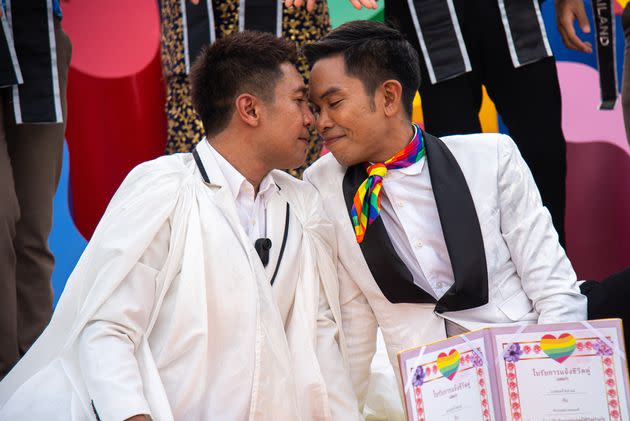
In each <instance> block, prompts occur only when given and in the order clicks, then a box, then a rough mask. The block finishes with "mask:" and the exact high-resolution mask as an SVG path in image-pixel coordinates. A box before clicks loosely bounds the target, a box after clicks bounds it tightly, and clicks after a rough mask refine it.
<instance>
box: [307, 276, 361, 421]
mask: <svg viewBox="0 0 630 421" xmlns="http://www.w3.org/2000/svg"><path fill="white" fill-rule="evenodd" d="M316 352H317V360H318V361H319V366H320V368H321V372H322V376H323V377H324V382H325V383H326V390H327V391H328V402H329V404H330V411H331V415H332V419H333V420H335V421H336V420H360V419H361V414H360V413H359V406H358V404H357V399H356V396H355V394H354V391H353V390H352V382H351V380H350V373H349V371H348V367H347V366H346V364H345V361H344V359H343V355H342V354H341V350H340V348H339V327H338V326H337V323H335V319H334V317H333V313H332V310H331V309H330V305H329V303H328V300H327V298H326V293H325V291H324V287H323V285H322V284H320V286H319V310H318V317H317V350H316Z"/></svg>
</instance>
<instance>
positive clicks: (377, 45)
mask: <svg viewBox="0 0 630 421" xmlns="http://www.w3.org/2000/svg"><path fill="white" fill-rule="evenodd" d="M337 54H343V58H344V62H345V65H346V72H347V73H348V74H349V75H351V76H355V77H357V78H358V79H360V80H361V82H363V86H364V87H365V89H366V91H367V93H368V95H371V96H372V95H374V92H375V91H376V88H377V87H378V86H379V85H380V84H381V83H383V82H384V81H386V80H388V79H395V80H397V81H399V82H400V84H401V85H402V88H403V93H402V102H403V106H404V108H405V111H406V112H407V114H408V116H409V117H411V112H412V109H413V98H414V97H415V95H416V91H417V90H418V87H419V86H420V64H419V59H418V53H417V52H416V50H415V49H414V48H413V47H412V46H411V44H410V43H409V42H408V41H407V40H406V39H405V37H404V36H403V34H402V33H400V32H399V31H398V30H396V29H394V28H391V27H389V26H387V25H384V24H382V23H378V22H370V21H365V20H356V21H352V22H348V23H345V24H343V25H341V26H340V27H338V28H337V29H335V30H333V31H331V32H329V33H328V35H326V36H324V37H323V38H322V39H321V40H319V41H317V42H315V43H313V44H310V45H307V46H306V47H304V55H305V56H306V59H307V60H308V62H309V64H310V66H311V67H313V65H314V64H315V63H316V62H317V61H318V60H321V59H323V58H327V57H330V56H333V55H337Z"/></svg>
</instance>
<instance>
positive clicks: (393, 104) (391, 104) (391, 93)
mask: <svg viewBox="0 0 630 421" xmlns="http://www.w3.org/2000/svg"><path fill="white" fill-rule="evenodd" d="M379 90H380V91H381V94H382V96H383V111H385V115H386V116H388V117H393V116H395V115H396V114H398V113H399V112H400V110H401V109H402V85H401V84H400V82H398V81H397V80H394V79H390V80H386V81H385V82H383V83H382V84H381V86H380V87H379Z"/></svg>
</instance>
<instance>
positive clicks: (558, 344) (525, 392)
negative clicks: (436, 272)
mask: <svg viewBox="0 0 630 421" xmlns="http://www.w3.org/2000/svg"><path fill="white" fill-rule="evenodd" d="M490 333H491V335H492V340H493V343H494V347H495V348H494V351H495V352H494V354H495V355H496V362H497V370H496V373H495V375H496V379H497V382H498V392H499V395H500V400H501V408H502V412H503V413H502V419H506V420H558V421H564V420H580V419H584V420H586V419H592V420H614V421H619V420H628V419H629V416H630V414H629V411H628V404H629V396H628V375H627V365H626V359H625V351H624V347H623V337H622V333H621V324H620V321H619V320H596V321H590V322H586V323H581V322H580V323H560V324H548V325H531V326H527V327H526V328H519V327H518V326H517V327H509V328H495V329H490Z"/></svg>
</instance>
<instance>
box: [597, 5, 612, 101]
mask: <svg viewBox="0 0 630 421" xmlns="http://www.w3.org/2000/svg"><path fill="white" fill-rule="evenodd" d="M592 5H593V20H594V21H595V50H596V51H597V68H598V70H599V89H600V95H601V99H602V102H601V104H600V106H599V109H600V110H612V109H613V108H614V107H615V102H616V101H617V95H618V90H617V63H616V49H615V24H616V22H615V17H614V15H613V5H612V0H593V1H592Z"/></svg>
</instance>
